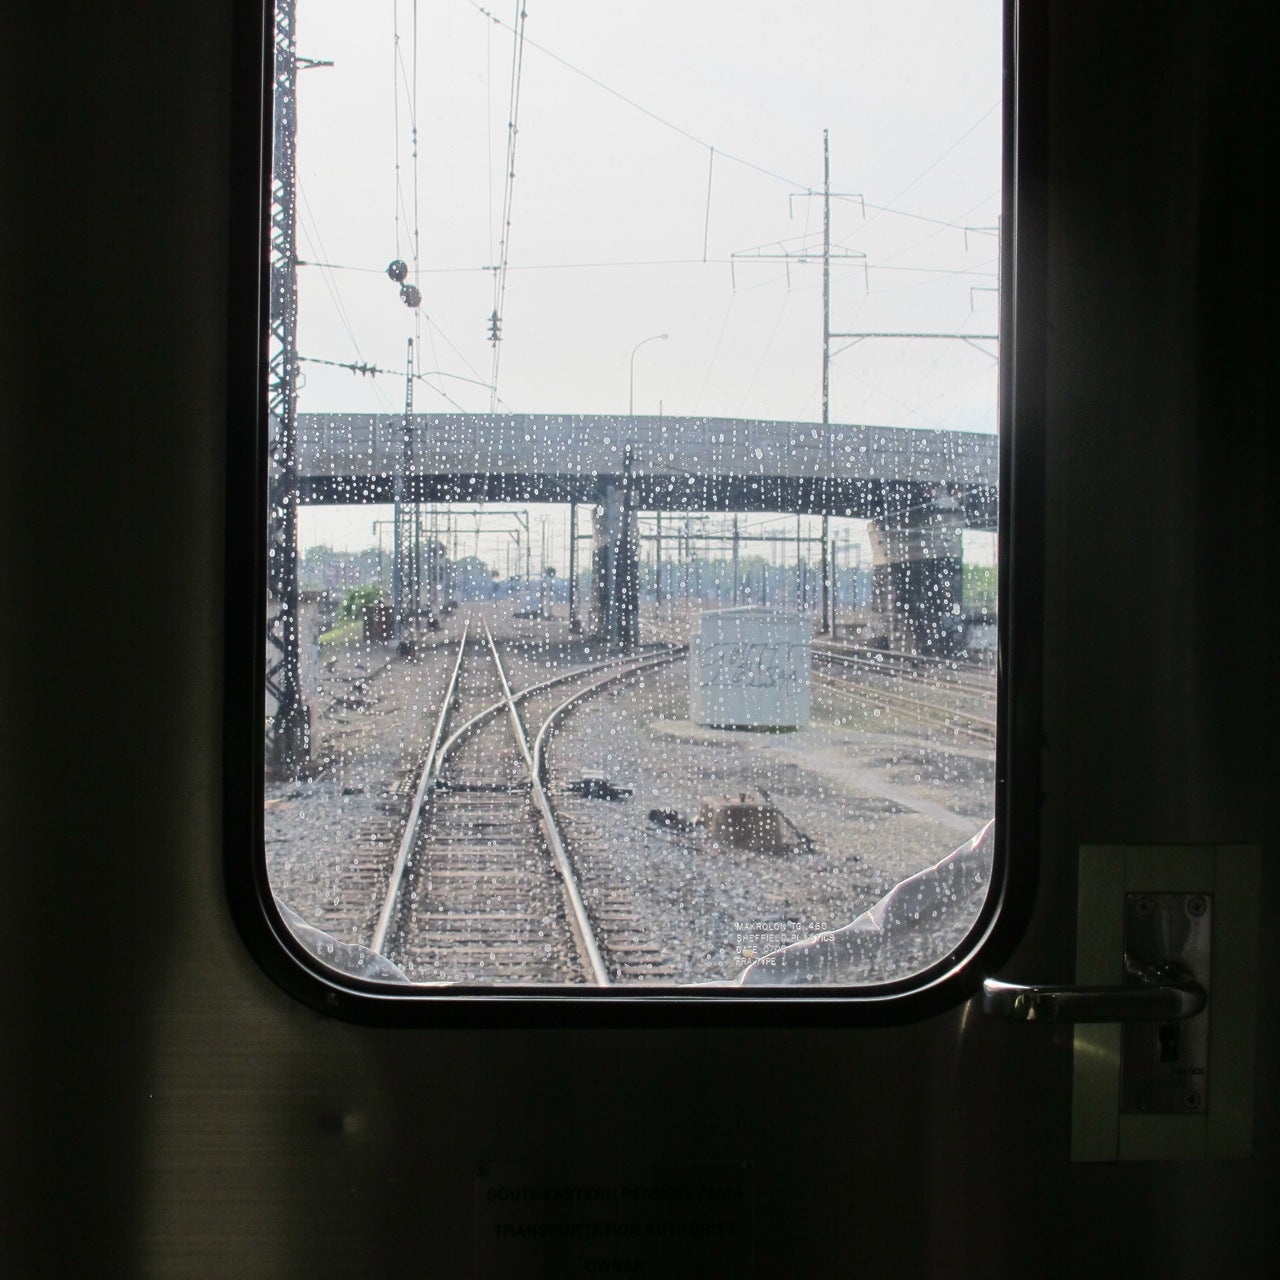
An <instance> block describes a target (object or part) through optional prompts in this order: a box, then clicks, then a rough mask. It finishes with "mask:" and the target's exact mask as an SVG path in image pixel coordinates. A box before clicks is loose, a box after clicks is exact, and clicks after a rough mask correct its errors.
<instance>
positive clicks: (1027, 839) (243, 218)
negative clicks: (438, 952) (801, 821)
mask: <svg viewBox="0 0 1280 1280" xmlns="http://www.w3.org/2000/svg"><path fill="white" fill-rule="evenodd" d="M1003 8H1004V14H1003V32H1004V35H1003V39H1004V49H1003V57H1002V65H1003V78H1004V99H1003V103H1002V125H1003V143H1002V150H1003V160H1002V167H1003V189H1002V220H1003V222H1002V224H1003V226H1004V227H1005V228H1006V231H1005V234H1004V235H1002V237H1001V242H1000V280H1001V294H1000V299H999V307H1000V333H1001V335H1002V341H1001V353H1000V354H1001V360H1000V372H999V412H998V427H997V434H998V439H999V442H1000V497H999V521H998V529H997V546H998V563H999V565H1000V576H999V593H998V599H999V618H998V646H999V647H998V662H997V682H998V693H997V747H996V807H995V813H996V828H995V851H994V862H993V871H992V880H991V887H990V890H989V892H988V894H987V898H986V901H985V902H984V904H983V907H982V910H981V911H980V913H979V915H978V918H977V920H976V921H975V923H974V925H973V927H972V928H971V929H970V931H969V933H968V934H967V935H966V937H965V939H964V941H963V942H962V943H961V944H960V945H959V946H958V947H957V948H955V949H954V950H953V951H952V952H950V953H949V954H948V955H947V956H945V957H942V958H941V959H939V960H938V961H937V962H935V963H934V964H933V965H931V966H929V967H928V968H927V969H924V970H922V971H921V972H919V973H917V974H914V975H912V976H911V977H910V978H905V979H900V980H897V981H894V982H891V983H885V984H883V985H876V986H873V987H836V986H830V987H826V986H824V987H821V988H817V987H793V986H785V987H784V986H778V987H769V986H759V987H750V988H734V987H700V988H697V989H696V990H693V989H690V988H667V989H663V990H654V989H652V988H645V989H644V991H643V992H640V991H637V990H635V989H629V988H627V987H618V988H608V989H598V988H585V989H583V990H581V991H578V990H569V989H567V988H547V989H545V990H542V989H539V990H536V991H535V990H530V989H529V988H512V989H505V988H502V987H498V986H492V987H485V988H474V987H464V986H461V985H460V986H457V987H449V988H418V987H409V988H407V989H406V988H404V987H403V986H399V985H394V984H388V983H377V982H370V981H366V980H362V979H359V978H355V977H349V976H346V975H343V974H341V973H338V972H337V971H335V970H332V969H329V968H327V967H325V966H323V965H321V964H320V963H319V962H317V961H316V960H315V959H314V958H313V957H312V956H311V955H310V953H309V952H307V951H306V950H305V949H304V948H303V947H302V945H301V944H300V943H299V942H298V941H297V940H296V939H295V938H294V937H293V935H292V933H291V932H290V931H289V929H288V927H287V925H286V924H285V923H284V921H283V919H282V918H281V916H280V913H279V912H278V910H277V909H276V906H275V902H274V898H273V895H272V892H271V886H270V884H269V881H268V878H267V871H266V856H265V846H264V836H263V799H264V767H263V766H264V740H263V739H264V735H263V732H262V690H263V687H264V677H265V656H264V655H265V650H266V610H265V600H266V519H265V513H266V509H267V508H266V502H267V482H266V470H267V469H266V443H267V409H266V406H267V332H268V330H267V318H268V288H269V268H268V233H269V225H270V187H271V146H272V93H273V88H274V86H273V74H272V57H273V49H274V8H273V5H272V3H271V0H236V3H235V8H234V34H233V48H232V58H233V67H232V71H233V85H232V115H231V124H230V137H231V152H230V156H229V158H228V160H229V168H230V194H231V208H230V211H229V262H228V268H229V278H228V330H227V354H228V362H227V383H226V396H227V415H228V418H227V451H226V465H227V473H226V507H225V516H226V564H225V588H224V589H225V609H224V618H225V633H224V635H225V641H224V682H225V683H224V724H223V727H224V751H223V771H224V802H223V819H224V833H225V862H224V867H225V889H226V894H227V904H228V907H229V909H230V912H231V915H232V917H233V919H234V921H235V925H236V927H237V929H238V931H239V933H240V935H241V937H242V939H243V941H244V943H245V945H246V947H247V948H248V950H249V952H250V953H251V955H252V956H253V957H254V959H255V960H256V961H257V963H258V964H259V965H260V967H261V968H262V969H263V970H264V971H265V972H266V974H267V975H268V976H270V978H271V979H272V980H273V981H274V982H275V983H276V984H277V985H278V986H279V987H281V988H282V989H283V990H284V991H286V992H288V993H289V994H290V995H292V996H293V997H295V998H296V999H298V1000H299V1001H301V1002H302V1003H303V1004H305V1005H308V1006H310V1007H311V1008H314V1009H317V1010H322V1011H324V1012H327V1013H330V1014H332V1015H334V1016H337V1017H339V1018H341V1019H343V1020H346V1021H351V1022H355V1023H362V1024H375V1025H383V1026H440V1027H449V1026H452V1027H458V1026H552V1025H556V1026H576V1027H584V1028H586V1027H641V1026H671V1027H675V1026H724V1027H733V1026H743V1027H746V1026H753V1027H754V1026H778V1027H791V1026H877V1025H893V1024H899V1023H903V1022H910V1021H916V1020H919V1019H923V1018H927V1017H931V1016H934V1015H936V1014H939V1013H941V1012H943V1011H945V1010H946V1009H948V1008H951V1007H953V1006H955V1005H957V1004H959V1003H961V1002H963V1001H965V1000H967V999H969V998H970V997H971V996H973V995H974V994H975V992H976V991H978V989H979V988H980V986H981V982H982V979H983V978H984V977H986V976H987V975H989V974H990V973H992V972H993V971H994V970H995V969H996V968H998V967H999V966H1000V964H1001V963H1002V962H1003V961H1004V960H1005V959H1006V958H1007V957H1008V956H1009V955H1010V953H1011V952H1012V950H1013V948H1014V947H1015V946H1016V944H1017V942H1018V941H1019V939H1020V938H1021V937H1022V935H1023V933H1024V931H1025V929H1026V926H1027V923H1028V921H1029V919H1030V915H1031V907H1032V904H1033V901H1034V897H1035V891H1036V883H1037V878H1038V861H1039V858H1038V852H1037V850H1038V845H1039V821H1040V744H1041V729H1040V725H1041V664H1042V644H1041V635H1040V622H1041V616H1042V601H1041V585H1040V584H1041V582H1042V566H1043V562H1044V549H1043V548H1044V531H1043V499H1044V475H1043V472H1044V421H1045V344H1046V332H1047V326H1046V296H1045V281H1046V274H1047V270H1046V265H1047V210H1046V203H1047V202H1046V186H1047V183H1046V154H1045V153H1046V143H1047V128H1046V117H1047V91H1048V85H1047V67H1048V19H1047V16H1046V14H1045V13H1044V10H1043V7H1042V6H1038V5H1034V4H1031V3H1027V2H1025V0H1003Z"/></svg>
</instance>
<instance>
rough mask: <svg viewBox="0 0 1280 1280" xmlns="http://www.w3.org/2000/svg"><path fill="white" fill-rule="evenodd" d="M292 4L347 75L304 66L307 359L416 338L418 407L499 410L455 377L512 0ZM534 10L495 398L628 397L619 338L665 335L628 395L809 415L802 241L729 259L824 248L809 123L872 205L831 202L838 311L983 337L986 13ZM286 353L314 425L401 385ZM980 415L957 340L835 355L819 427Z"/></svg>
mask: <svg viewBox="0 0 1280 1280" xmlns="http://www.w3.org/2000/svg"><path fill="white" fill-rule="evenodd" d="M297 4H298V51H299V53H300V54H301V55H302V56H304V57H307V58H318V59H331V60H332V61H333V62H334V64H335V65H334V66H333V67H325V68H316V69H313V70H306V71H303V72H302V73H301V76H300V88H299V191H300V200H299V212H300V233H299V254H300V256H301V258H303V259H304V260H306V261H309V262H327V263H332V264H335V265H336V268H337V269H321V268H319V267H315V266H305V267H302V268H301V269H300V271H299V278H300V282H299V289H300V320H299V351H300V354H301V355H302V356H304V357H312V358H319V359H328V360H337V361H367V362H370V363H373V364H376V365H378V366H380V367H382V368H386V369H403V367H404V360H405V341H406V339H407V338H408V337H411V336H412V337H414V338H415V344H416V347H417V350H418V365H419V368H420V369H422V370H424V371H425V370H439V371H442V374H447V375H455V376H452V377H448V376H440V377H435V378H433V379H432V383H433V385H434V387H435V388H436V389H434V390H433V389H432V386H428V385H424V384H423V383H419V384H418V385H417V387H416V389H415V407H416V408H417V409H418V410H419V411H429V410H433V409H439V410H446V411H447V410H454V409H458V408H462V409H466V410H469V411H486V410H488V408H489V407H490V392H489V391H488V390H486V389H485V388H484V387H482V386H479V385H476V384H475V382H470V381H466V380H465V379H474V380H476V381H477V382H481V383H488V382H489V381H490V380H491V375H492V370H493V353H492V348H491V346H490V345H489V343H488V341H487V336H488V318H489V315H490V313H491V312H492V311H493V309H494V297H495V280H494V274H493V272H492V271H490V270H485V268H487V267H492V266H493V265H494V264H496V263H497V262H498V261H499V256H500V247H499V246H500V242H501V239H502V235H503V228H502V217H501V212H502V208H503V197H504V185H505V184H504V175H505V163H504V162H505V154H506V146H507V136H508V120H509V118H510V97H511V81H512V60H513V45H514V38H513V34H512V28H513V26H514V25H515V23H516V22H517V21H518V18H517V13H518V5H516V4H514V3H508V2H506V0H502V2H501V3H499V2H498V0H494V3H491V4H487V5H484V6H481V5H479V4H476V3H472V2H471V0H418V3H417V4H416V5H415V4H414V3H413V0H398V2H397V3H395V4H394V5H393V4H392V3H378V4H354V3H350V2H345V3H344V2H342V0H297ZM524 7H525V12H526V14H527V17H526V19H525V36H526V40H525V44H524V50H523V60H522V65H521V73H520V94H519V107H518V133H517V136H516V150H515V164H514V172H515V177H514V180H513V182H512V185H511V223H510V234H509V238H508V244H507V260H508V264H509V269H508V274H507V277H506V288H505V299H504V304H503V306H502V307H501V315H502V335H503V342H502V346H501V361H500V368H499V375H498V387H497V390H498V395H499V397H500V402H501V407H505V408H509V409H512V410H516V411H522V412H580V413H609V412H618V413H623V412H626V410H627V400H628V390H629V376H628V375H629V364H630V357H631V353H632V351H633V349H634V348H635V345H636V344H637V343H638V342H640V341H641V340H642V339H644V338H646V337H648V336H650V335H652V334H657V333H667V334H669V335H670V337H669V339H668V341H666V342H660V343H659V342H655V343H652V344H649V345H648V346H646V347H645V348H644V349H643V350H642V351H641V352H640V353H639V354H638V355H637V357H636V363H635V408H636V412H638V413H656V412H658V411H659V407H661V410H662V411H663V412H664V413H666V414H669V415H685V414H706V415H717V416H737V417H765V418H785V419H807V420H813V421H816V420H819V419H820V416H821V332H822V329H821V326H822V312H821V305H822V302H821V299H822V293H821V266H820V256H818V257H810V258H809V260H808V261H807V262H804V263H801V262H799V261H793V262H791V263H790V264H789V267H788V264H784V263H782V262H779V261H770V260H757V261H754V262H753V261H749V260H743V259H741V258H739V259H738V260H737V261H736V263H735V264H734V265H733V266H732V267H731V266H730V265H729V263H730V259H731V256H732V255H734V254H742V253H744V252H750V251H752V250H754V249H756V248H760V249H761V251H762V252H774V253H776V252H779V251H781V249H786V250H789V251H791V252H793V253H795V254H797V255H798V254H800V253H801V252H802V251H804V250H808V251H809V252H810V253H811V254H812V253H815V252H816V253H818V254H819V255H820V248H821V230H822V208H821V204H822V202H821V200H820V199H814V198H806V197H805V196H804V195H803V193H804V192H805V191H809V190H811V191H820V190H821V185H822V131H823V129H824V128H826V129H829V130H830V145H831V186H832V190H833V192H841V193H858V194H861V195H862V196H863V197H864V198H865V202H866V214H865V217H864V215H863V210H862V208H861V206H860V205H859V204H858V202H856V201H853V200H835V201H833V204H832V240H833V244H834V245H835V246H836V249H835V252H836V253H837V254H841V253H850V254H853V253H860V254H865V255H866V257H865V260H864V259H861V258H856V259H855V258H846V259H843V260H841V259H839V258H837V260H836V261H835V263H834V264H833V270H832V282H833V283H832V315H831V322H832V328H833V329H834V330H836V331H841V330H852V329H890V330H914V331H922V330H928V331H935V330H943V331H948V332H951V331H954V332H969V333H984V332H994V330H995V326H996V311H995V293H994V288H995V285H996V261H997V243H996V238H995V236H994V235H992V234H989V233H984V232H981V231H970V233H969V234H968V235H967V236H966V233H965V230H964V228H966V227H969V228H993V227H994V226H995V224H996V221H997V218H998V215H999V205H1000V109H999V98H1000V87H1001V77H1000V24H1001V13H1000V5H999V3H998V0H981V3H977V2H973V0H893V3H877V4H871V3H858V2H850V0H806V2H805V3H796V4H788V5H783V4H779V3H777V0H771V2H769V3H760V2H757V0H731V2H729V3H713V2H711V0H683V2H682V3H667V2H665V0H644V2H643V3H638V2H637V0H626V2H623V0H525V6H524ZM415 14H416V18H415ZM489 15H491V16H489ZM494 18H496V19H498V21H496V22H495V21H494ZM415 28H416V40H415ZM397 29H398V37H399V39H398V44H397V43H396V40H395V32H396V31H397ZM535 46H536V47H535ZM553 55H554V56H553ZM566 63H567V64H571V65H572V67H574V68H577V69H578V70H577V71H575V70H572V69H570V66H567V65H565V64H566ZM415 65H416V71H415ZM580 72H585V73H586V74H587V76H590V77H592V79H593V80H594V81H598V82H599V83H593V82H592V79H587V78H586V77H585V76H584V75H583V74H580ZM415 81H416V91H415ZM602 86H607V87H602ZM610 91H612V92H610ZM624 99H629V100H630V101H629V102H628V101H624ZM633 104H634V105H633ZM641 108H643V110H642V109H641ZM646 112H647V113H652V114H646ZM654 116H658V117H661V121H659V120H657V119H655V118H654ZM415 119H416V124H417V152H418V155H417V163H416V193H415V164H414V160H413V156H412V151H413V131H412V122H413V121H414V120H415ZM662 121H665V122H667V123H663V122H662ZM671 126H675V127H671ZM681 131H683V132H681ZM712 147H714V159H712V151H711V148H712ZM740 161H747V162H749V164H743V163H740ZM397 164H398V183H399V200H398V201H397ZM750 166H757V167H755V168H753V167H750ZM762 170H763V171H765V172H762ZM709 175H710V190H709V198H708V177H709ZM790 197H795V198H790ZM397 208H398V210H399V219H398V222H397V217H396V214H397ZM415 210H416V212H415ZM415 222H416V227H417V231H418V253H417V260H416V267H417V271H418V275H417V280H418V284H419V287H420V288H421V290H422V295H423V303H422V307H421V309H420V311H418V312H416V313H415V312H412V311H410V310H409V309H407V308H406V307H405V306H404V305H403V304H402V303H401V301H400V300H399V297H398V294H397V290H396V286H395V285H393V284H392V282H391V281H390V280H389V279H388V278H387V276H386V275H385V267H386V265H387V263H388V262H389V261H390V260H391V259H392V258H394V257H397V256H399V257H401V258H403V259H405V260H406V261H407V262H409V263H410V265H411V267H412V266H414V265H415V255H414V229H415ZM946 224H950V225H946ZM704 246H705V247H704ZM704 252H705V258H706V261H705V262H704V261H703V258H704ZM864 261H865V267H864ZM599 264H624V265H599ZM640 264H648V265H640ZM657 264H665V265H657ZM411 278H412V277H411ZM833 345H834V347H835V349H839V347H841V346H843V345H844V344H841V343H838V342H837V343H835V344H833ZM303 369H304V373H305V376H306V385H305V387H304V388H303V390H302V392H301V395H300V401H299V407H300V409H301V410H302V411H304V412H317V411H339V410H358V411H382V412H395V411H399V410H402V409H403V406H404V381H403V378H402V377H401V378H393V377H383V378H378V379H376V380H372V379H368V378H360V377H356V376H354V375H352V374H350V373H348V372H345V371H342V370H336V369H327V368H324V367H322V366H318V365H315V364H304V366H303ZM446 397H447V398H446ZM995 404H996V371H995V364H994V361H993V360H992V359H990V358H989V357H988V356H986V355H984V354H982V353H981V352H979V351H977V350H975V349H974V348H973V347H971V346H969V345H968V344H965V343H960V342H953V343H935V342H928V343H925V342H916V343H908V342H889V341H875V342H863V343H861V344H858V345H857V346H853V347H851V348H849V349H847V350H844V351H843V352H841V353H840V354H838V355H837V356H836V357H835V359H834V361H833V364H832V375H831V418H832V421H834V422H871V423H884V424H889V425H901V426H921V427H942V428H958V429H965V430H994V428H995ZM371 515H372V512H369V513H367V514H362V515H361V516H360V517H359V520H358V523H359V525H360V526H361V527H362V528H363V530H364V535H363V536H364V537H365V538H367V537H368V530H369V523H370V517H371ZM315 536H317V535H316V533H315V526H314V525H313V524H312V521H310V520H308V521H306V522H304V531H303V537H304V541H310V540H313V539H314V537H315ZM340 540H345V539H340Z"/></svg>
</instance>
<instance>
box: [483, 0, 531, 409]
mask: <svg viewBox="0 0 1280 1280" xmlns="http://www.w3.org/2000/svg"><path fill="white" fill-rule="evenodd" d="M527 16H528V15H527V10H526V9H525V5H524V0H516V25H515V26H514V27H513V28H510V29H511V30H512V31H513V33H514V35H515V40H514V41H513V43H512V47H511V85H510V91H509V95H508V107H507V155H506V165H505V169H504V172H503V191H502V222H501V236H500V239H499V241H498V261H497V264H496V265H495V266H494V269H493V313H492V315H491V316H490V318H489V341H490V343H491V344H492V346H493V371H492V374H491V376H490V384H491V386H492V390H491V392H490V404H489V408H490V410H491V411H492V410H495V409H496V408H497V407H498V374H499V369H500V366H501V364H502V333H501V326H502V315H503V310H504V307H505V303H506V295H507V264H508V262H509V261H510V254H511V209H512V202H513V196H514V189H515V178H516V138H517V135H518V134H519V132H520V82H521V77H522V72H523V69H524V43H525V34H524V28H525V20H526V18H527Z"/></svg>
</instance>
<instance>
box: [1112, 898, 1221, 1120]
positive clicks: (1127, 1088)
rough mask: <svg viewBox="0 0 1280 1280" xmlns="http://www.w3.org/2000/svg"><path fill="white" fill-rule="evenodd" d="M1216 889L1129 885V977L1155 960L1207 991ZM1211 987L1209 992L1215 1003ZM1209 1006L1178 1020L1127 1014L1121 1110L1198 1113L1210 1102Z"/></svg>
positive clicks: (1135, 978)
mask: <svg viewBox="0 0 1280 1280" xmlns="http://www.w3.org/2000/svg"><path fill="white" fill-rule="evenodd" d="M1212 921H1213V896H1212V895H1211V894H1208V893H1127V894H1126V895H1125V904H1124V954H1125V967H1126V969H1127V970H1128V973H1127V975H1126V982H1128V983H1135V984H1136V983H1140V982H1141V981H1142V979H1141V977H1139V976H1138V975H1139V973H1140V971H1142V970H1150V969H1151V968H1152V967H1158V966H1170V965H1172V966H1177V967H1180V968H1181V969H1183V970H1185V971H1187V972H1188V973H1189V974H1190V975H1191V977H1193V978H1194V979H1195V980H1196V981H1197V982H1199V983H1200V985H1201V986H1203V987H1204V988H1205V990H1206V991H1210V992H1211V990H1212V989H1211V987H1210V985H1209V979H1210V972H1209V961H1210V946H1209V943H1210V937H1211V931H1212ZM1211 1003H1212V995H1210V1004H1211ZM1209 1014H1210V1005H1206V1006H1205V1008H1204V1009H1202V1010H1201V1011H1200V1012H1199V1013H1198V1014H1196V1015H1195V1016H1194V1017H1191V1018H1186V1019H1183V1020H1181V1021H1178V1022H1146V1023H1143V1022H1130V1023H1126V1024H1125V1026H1124V1032H1123V1039H1122V1042H1121V1044H1122V1048H1121V1075H1120V1110H1121V1111H1122V1112H1127V1113H1130V1114H1140V1115H1195V1114H1200V1113H1204V1112H1206V1111H1207V1110H1208V1106H1209Z"/></svg>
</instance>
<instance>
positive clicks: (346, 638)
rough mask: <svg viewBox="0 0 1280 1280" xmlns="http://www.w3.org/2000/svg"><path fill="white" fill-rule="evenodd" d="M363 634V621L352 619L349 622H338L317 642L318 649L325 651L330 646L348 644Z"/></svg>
mask: <svg viewBox="0 0 1280 1280" xmlns="http://www.w3.org/2000/svg"><path fill="white" fill-rule="evenodd" d="M363 634H364V620H363V619H362V618H352V619H351V620H350V621H349V622H340V623H338V625H337V626H336V627H334V628H333V629H332V630H331V631H326V632H324V633H323V634H322V635H321V637H320V640H319V644H320V647H321V648H322V649H327V648H328V647H329V646H330V645H339V644H350V643H351V641H353V640H359V639H360V638H361V636H362V635H363Z"/></svg>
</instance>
